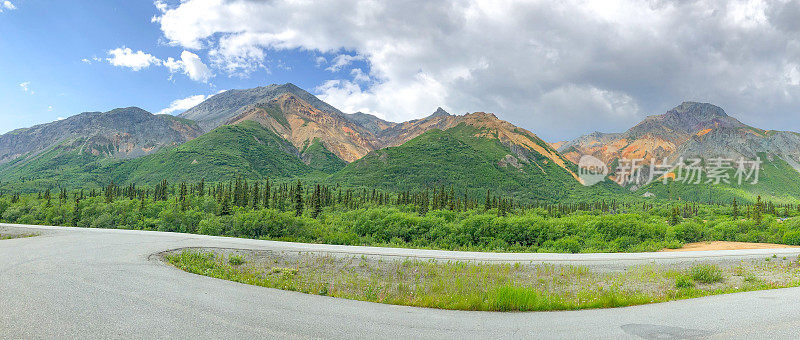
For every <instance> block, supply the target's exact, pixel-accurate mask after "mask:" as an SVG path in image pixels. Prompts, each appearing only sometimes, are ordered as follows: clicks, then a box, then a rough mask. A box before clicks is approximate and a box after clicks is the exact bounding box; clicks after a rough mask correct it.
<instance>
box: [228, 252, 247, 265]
mask: <svg viewBox="0 0 800 340" xmlns="http://www.w3.org/2000/svg"><path fill="white" fill-rule="evenodd" d="M228 263H230V264H231V265H234V266H238V265H242V264H244V263H245V260H244V256H241V255H231V256H228Z"/></svg>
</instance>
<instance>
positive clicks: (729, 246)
mask: <svg viewBox="0 0 800 340" xmlns="http://www.w3.org/2000/svg"><path fill="white" fill-rule="evenodd" d="M778 248H796V247H795V246H788V245H785V244H774V243H748V242H728V241H712V242H695V243H687V244H685V245H683V248H678V249H662V250H661V251H700V250H737V249H778Z"/></svg>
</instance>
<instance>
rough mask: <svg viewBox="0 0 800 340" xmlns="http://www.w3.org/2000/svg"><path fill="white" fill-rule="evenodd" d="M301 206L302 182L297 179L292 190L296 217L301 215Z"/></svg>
mask: <svg viewBox="0 0 800 340" xmlns="http://www.w3.org/2000/svg"><path fill="white" fill-rule="evenodd" d="M303 207H304V206H303V183H301V182H300V180H299V179H298V180H297V186H296V187H295V190H294V211H295V213H294V215H295V216H298V217H299V216H300V215H303Z"/></svg>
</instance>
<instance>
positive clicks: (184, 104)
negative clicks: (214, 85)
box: [158, 94, 210, 115]
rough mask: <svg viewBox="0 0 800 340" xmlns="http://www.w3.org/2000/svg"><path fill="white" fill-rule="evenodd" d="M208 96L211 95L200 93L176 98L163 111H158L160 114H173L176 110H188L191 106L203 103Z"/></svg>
mask: <svg viewBox="0 0 800 340" xmlns="http://www.w3.org/2000/svg"><path fill="white" fill-rule="evenodd" d="M208 97H210V96H205V95H202V94H198V95H196V96H189V97H186V98H183V99H177V100H174V101H172V103H170V104H169V106H168V107H166V108H164V109H162V110H161V111H158V114H160V115H161V114H173V113H176V112H183V111H186V110H188V109H191V108H193V107H195V106H197V104H200V103H202V102H203V101H204V100H206V98H208Z"/></svg>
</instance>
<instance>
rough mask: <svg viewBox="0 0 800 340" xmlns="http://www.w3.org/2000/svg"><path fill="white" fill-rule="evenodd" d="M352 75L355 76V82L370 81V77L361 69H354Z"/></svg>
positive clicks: (351, 71)
mask: <svg viewBox="0 0 800 340" xmlns="http://www.w3.org/2000/svg"><path fill="white" fill-rule="evenodd" d="M350 75H351V76H353V81H356V82H365V81H369V75H367V74H366V73H364V71H362V70H361V69H360V68H354V69H352V70H350Z"/></svg>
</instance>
